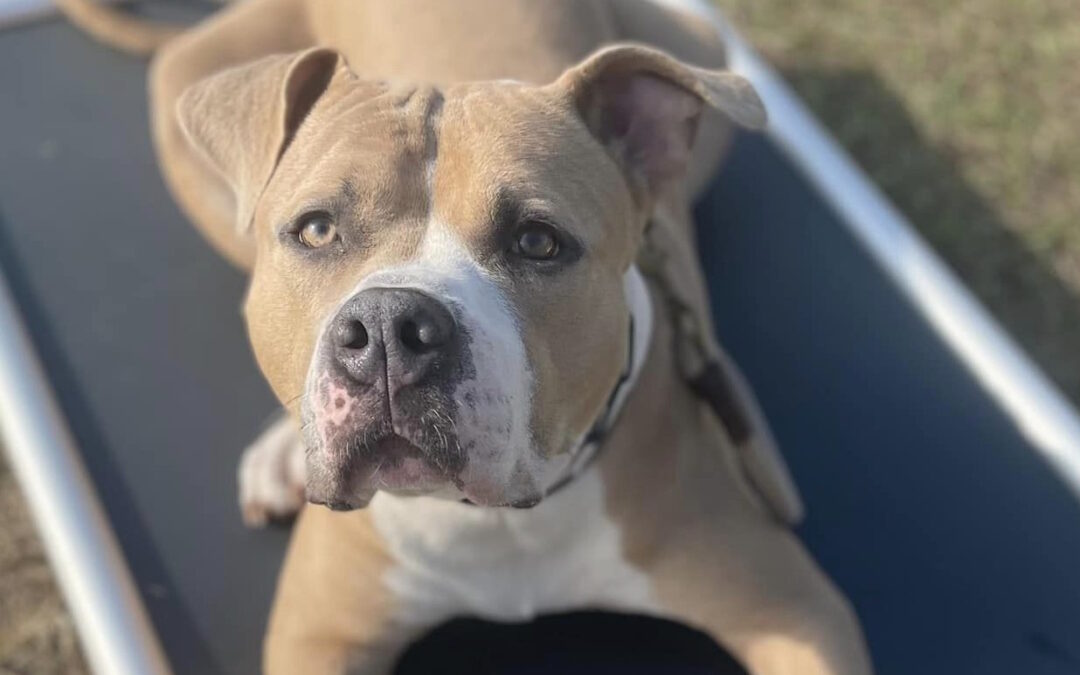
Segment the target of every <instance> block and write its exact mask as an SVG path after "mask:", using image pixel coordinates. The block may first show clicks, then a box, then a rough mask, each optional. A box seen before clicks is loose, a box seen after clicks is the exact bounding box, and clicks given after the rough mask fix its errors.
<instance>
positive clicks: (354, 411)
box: [307, 288, 468, 508]
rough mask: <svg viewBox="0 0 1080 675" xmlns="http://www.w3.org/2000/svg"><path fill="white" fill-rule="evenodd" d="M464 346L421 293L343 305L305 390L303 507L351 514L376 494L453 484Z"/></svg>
mask: <svg viewBox="0 0 1080 675" xmlns="http://www.w3.org/2000/svg"><path fill="white" fill-rule="evenodd" d="M465 342H466V336H465V335H464V334H463V332H462V331H461V330H459V328H458V326H457V324H456V322H455V320H454V316H453V314H452V313H451V311H450V310H449V309H448V308H447V307H446V306H445V305H444V304H443V303H442V302H440V301H438V300H436V299H435V298H433V297H431V296H430V295H427V294H425V293H423V292H421V291H417V290H413V289H406V288H369V289H366V290H363V291H360V292H359V293H357V294H356V295H355V296H353V297H352V298H350V299H349V300H348V301H346V302H345V304H344V305H343V306H342V307H341V308H340V309H339V310H338V313H337V315H336V316H335V317H334V318H333V319H332V320H331V322H330V323H329V325H328V326H327V328H326V330H325V333H324V336H323V339H322V341H321V343H320V347H319V350H320V352H319V354H318V355H317V358H316V361H315V363H316V368H317V371H316V377H315V378H314V381H313V391H310V392H309V399H310V400H309V413H308V415H309V416H310V418H311V419H309V420H307V427H308V432H307V433H309V434H311V435H314V436H315V438H311V439H309V443H308V447H309V448H313V449H315V450H314V452H311V453H309V456H308V476H309V479H308V485H307V493H308V498H309V500H311V501H314V502H318V503H324V504H327V505H329V506H331V507H336V508H355V507H359V506H363V505H365V504H366V502H367V501H368V500H369V499H370V498H371V495H372V494H373V493H374V491H375V490H378V489H389V490H398V491H406V492H414V491H415V492H426V491H430V490H433V489H437V488H439V487H441V486H443V485H445V484H447V483H449V482H452V481H453V480H454V477H455V476H456V475H457V474H458V473H460V470H461V468H462V467H463V466H464V463H465V457H464V453H463V452H462V450H461V448H460V446H459V444H458V443H457V437H456V433H455V429H454V428H453V422H452V419H453V417H454V413H455V406H456V404H455V402H454V400H453V396H452V394H453V388H454V385H455V383H456V381H457V380H458V379H459V377H460V374H461V372H462V366H463V364H464V363H465V362H467V360H468V359H467V358H466V357H465V356H464V354H465ZM315 454H317V455H319V456H317V457H316V456H314V455H315Z"/></svg>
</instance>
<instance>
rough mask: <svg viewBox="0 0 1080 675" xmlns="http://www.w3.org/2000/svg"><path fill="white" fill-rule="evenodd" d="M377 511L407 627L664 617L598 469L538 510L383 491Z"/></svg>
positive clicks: (391, 582) (389, 582)
mask: <svg viewBox="0 0 1080 675" xmlns="http://www.w3.org/2000/svg"><path fill="white" fill-rule="evenodd" d="M370 508H371V513H372V516H373V518H374V522H375V525H376V527H377V528H378V530H379V533H380V534H381V535H382V537H383V538H384V539H385V541H386V544H387V548H388V550H389V552H390V554H391V556H392V557H393V559H394V565H393V566H392V567H391V568H390V569H389V570H388V571H387V573H386V574H385V577H384V579H383V582H384V583H385V585H386V586H387V587H388V588H389V589H390V591H391V593H392V594H393V595H394V598H395V601H396V604H397V606H398V608H399V614H400V616H399V619H401V620H403V621H406V622H408V623H416V624H430V623H434V622H438V621H441V620H444V619H446V618H449V617H452V616H459V615H472V616H480V617H486V618H492V619H501V620H520V619H527V618H530V617H533V616H536V615H537V614H541V613H546V612H553V611H559V610H565V609H571V608H578V607H593V608H611V609H622V610H628V611H630V610H632V611H638V612H651V611H655V610H656V606H655V603H654V602H653V600H652V593H651V590H650V587H649V581H648V578H647V577H646V575H645V574H643V573H642V572H641V571H640V570H638V569H637V568H635V567H633V566H632V565H630V564H629V563H628V562H627V561H626V560H625V558H624V557H623V555H622V545H621V536H620V531H619V528H618V527H617V526H616V525H615V523H613V522H612V521H611V519H610V518H608V517H607V515H606V514H605V512H604V508H603V484H602V480H601V478H600V476H599V473H598V472H597V471H596V470H592V471H589V472H587V473H585V474H584V475H582V476H581V477H580V478H578V480H576V481H575V482H574V483H573V484H571V485H570V486H569V487H567V488H566V489H565V490H563V491H562V492H560V493H559V494H557V495H555V496H554V497H552V498H550V499H548V500H545V501H544V502H542V503H541V504H540V505H538V506H537V507H535V508H533V509H530V510H520V511H519V510H512V509H482V508H478V507H473V506H469V505H467V504H458V503H455V502H449V501H443V500H437V499H433V498H401V497H393V496H388V495H384V494H380V495H378V496H377V497H376V498H375V500H374V501H372V503H371V507H370Z"/></svg>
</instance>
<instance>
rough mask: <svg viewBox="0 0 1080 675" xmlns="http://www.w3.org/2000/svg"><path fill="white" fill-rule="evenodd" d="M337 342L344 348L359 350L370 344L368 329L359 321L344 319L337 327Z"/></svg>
mask: <svg viewBox="0 0 1080 675" xmlns="http://www.w3.org/2000/svg"><path fill="white" fill-rule="evenodd" d="M336 337H337V344H338V346H339V347H341V348H342V349H350V350H356V351H359V350H361V349H363V348H364V347H367V344H368V333H367V329H366V328H364V324H362V323H360V322H359V321H344V322H342V323H341V324H339V325H338V327H337V335H336Z"/></svg>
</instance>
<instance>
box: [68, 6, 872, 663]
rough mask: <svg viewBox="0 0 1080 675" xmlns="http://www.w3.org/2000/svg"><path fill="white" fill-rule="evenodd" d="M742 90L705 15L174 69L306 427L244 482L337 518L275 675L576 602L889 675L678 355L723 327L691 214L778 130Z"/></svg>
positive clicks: (375, 16) (294, 42) (162, 67)
mask: <svg viewBox="0 0 1080 675" xmlns="http://www.w3.org/2000/svg"><path fill="white" fill-rule="evenodd" d="M62 4H64V5H65V6H67V9H68V11H69V12H70V13H71V15H72V17H73V18H74V19H76V20H77V21H78V22H79V23H81V24H82V25H84V26H86V27H88V28H90V29H91V30H93V31H94V32H96V33H97V34H99V35H102V36H105V37H109V31H110V30H113V29H116V28H117V24H116V21H118V19H117V17H116V16H115V15H114V14H112V13H111V10H104V9H102V8H98V7H94V6H92V5H88V4H87V3H86V1H85V0H79V1H76V0H63V3H62ZM120 28H121V29H122V30H121V31H120V32H121V33H123V34H125V35H130V34H131V31H132V30H136V31H137V29H138V28H139V26H138V25H136V26H135V27H134V28H133V27H132V26H131V25H125V26H120ZM170 34H171V32H170V31H168V30H158V29H156V28H155V29H154V30H152V31H148V32H145V33H144V34H139V35H136V36H135V37H134V38H132V39H130V40H128V41H127V42H126V43H124V44H125V46H127V47H128V48H131V49H136V50H137V49H145V48H150V47H153V46H154V45H156V44H158V42H160V41H161V40H162V38H163V36H167V35H170ZM645 45H650V46H645ZM689 63H693V64H696V65H695V66H691V65H687V64H689ZM722 66H723V49H722V45H720V44H719V42H718V37H717V35H716V33H715V30H714V28H713V27H712V26H711V25H710V24H709V23H708V22H707V21H704V20H702V19H700V18H698V17H696V16H694V15H693V14H690V13H686V12H680V11H678V10H677V9H671V8H662V7H661V6H660V5H658V4H653V3H651V2H646V1H644V0H588V1H586V0H543V1H540V0H455V2H440V1H437V0H393V1H392V2H391V1H390V0H248V1H247V2H245V3H242V4H239V5H235V6H232V7H230V8H228V9H226V10H224V11H223V12H221V13H220V14H218V15H216V16H213V17H212V18H210V19H209V20H208V21H207V22H205V23H203V24H202V25H200V26H198V27H196V28H194V29H192V30H190V31H187V32H185V33H183V34H181V35H179V36H178V37H176V38H174V39H171V40H169V41H168V42H166V43H165V44H164V46H163V47H162V49H161V50H160V51H159V53H158V56H157V58H156V60H155V62H154V65H153V68H152V73H151V79H150V90H151V92H150V93H151V101H152V107H153V129H154V133H155V140H156V144H157V148H158V151H159V155H160V160H161V165H162V168H163V171H164V174H165V176H166V179H167V181H168V183H169V185H170V187H171V189H172V191H173V193H174V195H175V196H176V198H177V200H178V201H179V202H180V204H181V205H182V206H183V208H184V209H185V210H186V211H187V213H188V215H189V216H190V217H191V218H192V220H194V221H195V223H196V224H197V225H198V226H199V227H200V229H201V230H202V232H204V233H205V235H206V236H207V237H208V239H209V240H210V241H211V242H212V243H213V244H214V245H215V246H216V247H217V248H218V249H219V250H221V251H222V252H223V253H224V254H225V255H226V256H228V257H229V258H230V259H231V260H233V261H234V262H236V263H237V264H239V265H241V266H243V267H245V268H247V269H249V270H250V272H251V280H250V288H249V291H248V294H247V298H246V302H245V306H244V314H245V318H246V321H247V326H248V329H249V332H250V338H251V343H252V346H253V347H254V351H255V354H256V357H257V359H258V362H259V366H260V367H261V369H262V371H263V373H264V374H265V376H266V378H267V380H268V381H269V383H270V385H271V387H272V388H273V390H274V392H275V393H276V395H277V396H278V398H279V399H280V401H281V402H282V404H283V406H284V407H285V409H286V410H287V411H288V415H287V416H285V417H283V418H282V420H281V421H280V422H279V423H278V424H276V425H275V426H274V427H273V428H272V429H270V430H269V431H268V432H267V433H266V434H264V435H263V436H262V437H261V438H260V439H259V440H258V441H257V442H256V443H255V444H254V445H253V446H252V447H251V448H250V449H249V450H248V451H247V452H246V453H245V455H244V457H243V459H242V462H241V472H240V483H241V486H240V489H241V502H242V506H243V509H244V512H245V517H246V518H247V519H248V520H249V521H250V522H253V523H256V524H257V523H261V522H264V521H265V519H266V518H267V517H270V516H275V515H288V514H289V513H291V512H294V511H297V510H300V507H301V503H302V500H303V498H304V496H305V495H306V498H307V499H308V500H309V501H313V502H317V503H321V504H325V505H327V506H330V507H332V509H331V508H323V507H307V508H304V509H303V510H302V512H301V513H300V515H299V519H298V521H297V523H296V526H295V533H294V535H293V538H292V543H291V547H290V550H289V554H288V558H287V562H286V564H285V567H284V570H283V572H282V574H281V579H280V585H279V589H278V594H277V599H276V602H275V606H274V610H273V615H272V618H271V620H270V626H269V632H268V635H267V639H266V644H265V667H266V670H267V671H268V672H272V673H298V672H303V673H340V672H364V673H367V672H385V671H387V670H388V669H389V668H390V667H391V665H392V663H393V662H394V659H395V657H396V655H397V654H398V653H399V652H400V650H401V649H402V648H403V647H404V646H405V645H407V644H408V643H409V642H410V641H411V640H413V639H415V638H416V637H417V636H419V635H420V634H422V633H423V632H425V631H427V630H428V629H430V628H432V627H433V626H435V625H436V624H438V623H440V622H442V621H444V620H446V619H448V618H451V617H453V616H456V615H462V614H472V615H478V616H482V617H489V618H495V619H510V620H518V619H525V618H528V617H532V616H535V615H537V614H540V613H544V612H552V611H558V610H568V609H574V608H583V607H592V608H613V609H619V610H626V611H632V612H644V613H649V614H655V615H661V616H667V617H673V618H676V619H679V620H681V621H684V622H686V623H688V624H690V625H692V626H695V627H697V628H700V629H702V630H704V631H706V632H707V633H709V634H710V635H712V636H713V637H714V638H716V639H717V640H718V641H719V642H720V643H721V644H723V645H725V646H726V647H727V648H728V649H730V650H731V651H732V652H733V653H735V654H736V655H737V656H738V657H739V659H740V660H741V661H742V662H743V663H744V664H746V665H747V667H748V668H749V669H750V670H751V671H752V672H754V673H757V674H760V675H813V674H830V675H861V674H865V673H869V672H870V665H869V660H868V657H867V655H866V652H865V648H864V646H863V640H862V637H861V634H860V629H859V627H858V624H857V622H856V620H855V618H854V615H853V613H852V611H851V609H850V608H849V606H848V604H847V602H846V601H845V599H844V598H843V597H842V596H841V595H840V593H838V592H837V590H836V589H835V588H834V587H833V586H832V584H831V583H830V582H829V580H828V579H827V578H826V577H825V575H824V574H823V573H822V572H821V571H820V570H819V569H818V567H817V566H816V564H815V563H814V562H813V560H812V559H811V558H810V556H809V555H808V554H807V552H806V550H805V549H804V548H803V547H802V546H801V545H800V543H799V541H798V539H797V538H796V537H795V536H794V535H793V534H792V532H791V531H790V530H789V527H788V525H789V523H791V522H794V521H795V520H797V519H798V518H799V516H800V513H801V504H800V502H799V498H798V495H797V493H796V492H795V490H794V488H793V486H792V484H791V482H790V478H789V477H788V475H787V473H786V469H785V467H784V466H783V463H782V461H781V460H780V459H779V456H778V455H777V454H776V452H775V449H774V448H773V447H772V445H771V443H772V441H771V438H770V436H769V433H768V430H767V428H766V427H765V425H764V423H763V422H762V420H761V417H760V414H759V413H758V412H757V408H756V405H755V404H754V402H753V399H752V397H751V395H750V394H749V393H748V391H746V389H745V386H744V385H742V383H741V379H740V378H739V376H738V374H737V373H736V372H734V371H733V370H732V369H731V366H730V364H729V363H728V362H727V361H726V360H723V355H722V352H720V351H719V349H718V347H716V345H715V344H713V343H712V342H711V338H710V346H709V349H710V350H711V351H713V352H714V356H716V357H718V358H720V359H722V361H721V362H722V363H723V364H724V365H725V367H726V368H727V369H728V371H729V372H728V377H729V379H731V380H732V382H734V387H735V390H736V392H737V395H738V397H739V399H740V402H739V406H741V408H742V409H743V410H744V412H745V414H746V415H747V416H748V419H749V421H750V422H751V431H750V433H749V437H748V438H738V439H736V440H738V441H739V443H733V442H732V439H731V437H730V435H729V434H728V433H726V430H725V428H724V427H723V426H722V425H720V424H718V422H717V420H716V418H715V416H714V415H713V414H712V413H711V412H710V411H709V409H708V408H707V407H706V406H705V405H703V404H702V402H701V401H700V399H699V398H697V397H696V396H695V395H694V394H693V393H691V391H690V389H689V388H688V386H687V384H686V382H685V380H684V377H683V373H682V372H680V368H679V367H677V363H676V356H675V349H676V346H675V344H674V340H675V333H674V329H673V325H674V324H673V320H674V319H678V320H681V319H682V317H673V316H671V314H670V311H669V310H670V307H671V303H670V302H668V301H667V300H666V299H665V298H667V296H670V295H671V294H673V293H674V294H675V295H677V296H678V297H679V298H681V299H682V300H683V301H684V302H685V303H687V305H688V306H689V307H690V309H691V312H692V314H693V315H696V316H697V317H698V319H699V323H701V324H702V325H705V326H707V325H708V323H709V318H708V316H709V314H708V306H707V301H706V296H705V290H704V284H703V282H702V278H701V273H700V269H699V266H698V262H697V257H696V253H695V251H694V245H693V236H692V229H691V223H690V217H689V203H690V199H691V198H692V196H693V195H694V194H695V193H696V192H697V191H698V190H700V189H701V188H702V187H703V186H704V185H705V183H706V182H707V181H708V179H709V175H710V172H711V170H712V167H713V164H714V163H715V162H716V160H717V159H718V158H719V156H720V155H721V153H722V150H723V147H724V142H725V138H726V135H727V134H726V128H727V127H726V125H727V123H728V122H734V123H737V124H741V125H745V126H751V127H754V126H759V125H761V124H763V123H764V111H763V110H762V107H761V104H760V102H759V100H758V98H757V97H756V95H755V94H754V92H753V90H752V88H751V86H750V85H749V84H748V83H747V82H746V81H744V80H743V79H742V78H740V77H738V76H736V75H733V74H731V73H728V72H725V71H723V70H710V69H706V68H712V69H719V68H722ZM650 223H651V224H652V226H651V227H649V232H648V234H647V235H646V228H647V225H649V224H650ZM646 237H647V238H648V239H649V245H650V246H651V247H655V248H657V249H659V250H662V251H663V252H664V253H665V254H666V261H667V262H666V265H664V266H663V268H662V269H660V270H654V272H655V273H656V275H657V276H655V277H650V279H649V280H646V279H644V278H643V276H642V274H641V273H640V272H639V269H638V267H637V265H636V263H635V261H636V260H637V258H638V254H639V249H640V248H641V247H642V245H643V242H644V241H645V239H646ZM654 278H661V279H663V280H664V282H663V283H662V284H661V286H657V284H656V282H654V281H653V279H654ZM601 451H602V452H601ZM593 460H596V461H595V462H594V461H593ZM464 502H468V503H464ZM344 510H348V511H350V512H349V513H335V512H334V511H344Z"/></svg>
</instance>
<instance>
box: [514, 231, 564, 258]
mask: <svg viewBox="0 0 1080 675" xmlns="http://www.w3.org/2000/svg"><path fill="white" fill-rule="evenodd" d="M514 251H515V253H517V254H518V255H520V256H521V257H522V258H527V259H529V260H551V259H552V258H554V257H555V256H557V255H559V239H558V237H556V236H555V229H554V228H552V227H551V226H550V225H548V224H546V223H540V222H531V223H525V224H524V225H522V226H521V228H520V229H519V230H518V234H517V241H516V242H515V243H514Z"/></svg>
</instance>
